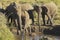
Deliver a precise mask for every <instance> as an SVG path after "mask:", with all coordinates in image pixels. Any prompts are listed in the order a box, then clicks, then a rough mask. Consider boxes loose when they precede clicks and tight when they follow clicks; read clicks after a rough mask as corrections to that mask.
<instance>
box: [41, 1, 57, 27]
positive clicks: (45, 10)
mask: <svg viewBox="0 0 60 40" xmlns="http://www.w3.org/2000/svg"><path fill="white" fill-rule="evenodd" d="M41 8H42V13H41V14H42V19H43V23H44V24H43V25H46V22H45V15H46V16H47V17H48V20H47V24H49V25H51V26H52V25H53V19H54V17H55V15H56V13H57V6H56V4H55V3H54V2H50V3H46V4H43V5H41Z"/></svg>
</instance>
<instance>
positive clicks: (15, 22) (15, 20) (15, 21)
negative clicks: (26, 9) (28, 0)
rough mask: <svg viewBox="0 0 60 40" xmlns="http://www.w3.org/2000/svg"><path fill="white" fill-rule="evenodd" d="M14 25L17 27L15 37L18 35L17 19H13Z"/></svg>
mask: <svg viewBox="0 0 60 40" xmlns="http://www.w3.org/2000/svg"><path fill="white" fill-rule="evenodd" d="M14 24H15V26H16V27H17V35H19V28H18V22H17V19H14Z"/></svg>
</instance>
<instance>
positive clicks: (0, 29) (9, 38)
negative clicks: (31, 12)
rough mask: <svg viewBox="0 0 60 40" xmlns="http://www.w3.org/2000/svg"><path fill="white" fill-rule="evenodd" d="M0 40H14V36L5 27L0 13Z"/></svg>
mask: <svg viewBox="0 0 60 40" xmlns="http://www.w3.org/2000/svg"><path fill="white" fill-rule="evenodd" d="M0 40H15V38H14V35H13V34H12V33H11V32H10V30H9V28H8V27H7V25H6V18H5V16H4V15H3V14H1V13H0Z"/></svg>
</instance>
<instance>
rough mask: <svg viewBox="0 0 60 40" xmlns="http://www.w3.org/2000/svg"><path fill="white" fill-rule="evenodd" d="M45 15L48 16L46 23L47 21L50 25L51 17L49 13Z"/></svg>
mask: <svg viewBox="0 0 60 40" xmlns="http://www.w3.org/2000/svg"><path fill="white" fill-rule="evenodd" d="M47 17H48V21H47V23H49V24H50V25H52V24H53V23H52V18H51V15H49V14H47Z"/></svg>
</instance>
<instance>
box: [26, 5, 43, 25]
mask: <svg viewBox="0 0 60 40" xmlns="http://www.w3.org/2000/svg"><path fill="white" fill-rule="evenodd" d="M33 8H34V9H32V10H28V11H27V12H28V13H29V16H30V19H32V24H34V15H33V12H34V11H36V12H37V14H38V24H39V25H40V16H41V12H42V9H41V7H40V6H39V5H33Z"/></svg>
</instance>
